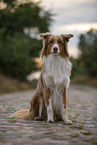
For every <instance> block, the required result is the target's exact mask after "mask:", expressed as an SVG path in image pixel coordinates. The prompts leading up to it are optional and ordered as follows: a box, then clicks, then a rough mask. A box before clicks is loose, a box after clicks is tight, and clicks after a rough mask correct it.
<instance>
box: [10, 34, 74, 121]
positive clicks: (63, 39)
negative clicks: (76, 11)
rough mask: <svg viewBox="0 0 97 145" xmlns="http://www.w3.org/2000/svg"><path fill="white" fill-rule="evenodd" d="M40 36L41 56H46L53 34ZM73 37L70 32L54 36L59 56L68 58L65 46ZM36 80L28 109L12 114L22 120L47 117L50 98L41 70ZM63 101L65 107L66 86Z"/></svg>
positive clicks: (52, 41)
mask: <svg viewBox="0 0 97 145" xmlns="http://www.w3.org/2000/svg"><path fill="white" fill-rule="evenodd" d="M40 37H42V38H43V48H42V53H41V55H42V57H43V56H48V55H49V54H50V50H51V48H52V43H54V41H55V35H52V34H51V33H42V34H40ZM71 37H73V35H72V34H68V35H63V34H62V35H60V36H56V41H57V42H58V43H59V47H60V56H61V57H68V59H69V53H68V48H67V43H68V40H69V39H70V38H71ZM43 69H44V68H43V67H42V72H41V75H40V77H39V80H38V85H37V88H36V91H35V93H34V94H33V96H32V98H31V100H30V109H26V110H20V111H17V112H15V113H14V114H13V115H12V116H13V117H17V118H22V119H24V120H36V119H38V120H46V118H47V110H46V106H48V105H49V98H50V94H51V92H50V89H49V88H47V87H46V85H45V81H44V79H43V71H44V70H43ZM41 99H42V101H43V109H42V115H41V116H39V105H40V101H41ZM63 103H64V105H65V108H67V95H66V88H65V89H64V92H63ZM56 118H57V116H56Z"/></svg>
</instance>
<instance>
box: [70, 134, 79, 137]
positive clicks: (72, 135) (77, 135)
mask: <svg viewBox="0 0 97 145" xmlns="http://www.w3.org/2000/svg"><path fill="white" fill-rule="evenodd" d="M69 136H71V137H79V134H78V133H76V134H70V135H69Z"/></svg>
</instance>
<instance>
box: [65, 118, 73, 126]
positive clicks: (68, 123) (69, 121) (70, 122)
mask: <svg viewBox="0 0 97 145" xmlns="http://www.w3.org/2000/svg"><path fill="white" fill-rule="evenodd" d="M64 123H65V124H66V125H71V124H72V121H71V120H69V119H65V120H64Z"/></svg>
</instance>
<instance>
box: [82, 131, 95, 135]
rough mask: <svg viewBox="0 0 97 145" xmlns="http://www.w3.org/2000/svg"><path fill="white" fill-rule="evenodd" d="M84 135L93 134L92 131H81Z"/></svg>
mask: <svg viewBox="0 0 97 145" xmlns="http://www.w3.org/2000/svg"><path fill="white" fill-rule="evenodd" d="M81 133H82V134H83V135H92V133H91V132H81Z"/></svg>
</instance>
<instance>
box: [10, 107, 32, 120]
mask: <svg viewBox="0 0 97 145" xmlns="http://www.w3.org/2000/svg"><path fill="white" fill-rule="evenodd" d="M11 116H12V117H15V118H21V119H23V120H33V115H32V113H31V112H30V111H29V109H24V110H19V111H16V112H15V113H14V114H12V115H11Z"/></svg>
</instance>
